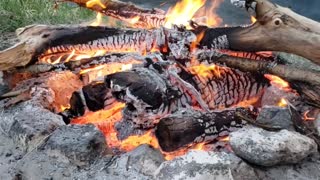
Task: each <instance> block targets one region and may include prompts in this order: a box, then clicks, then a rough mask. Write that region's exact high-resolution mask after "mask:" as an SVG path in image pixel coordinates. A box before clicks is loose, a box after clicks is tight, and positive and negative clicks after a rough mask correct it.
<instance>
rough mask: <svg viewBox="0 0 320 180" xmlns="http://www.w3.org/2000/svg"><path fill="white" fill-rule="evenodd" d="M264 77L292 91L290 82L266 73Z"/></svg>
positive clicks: (283, 88) (277, 85)
mask: <svg viewBox="0 0 320 180" xmlns="http://www.w3.org/2000/svg"><path fill="white" fill-rule="evenodd" d="M264 77H265V78H267V79H269V80H270V83H271V85H273V86H275V87H277V88H279V89H281V90H284V91H287V92H288V91H291V87H290V85H289V83H288V82H287V81H285V80H283V79H282V78H280V77H278V76H274V75H271V74H265V75H264Z"/></svg>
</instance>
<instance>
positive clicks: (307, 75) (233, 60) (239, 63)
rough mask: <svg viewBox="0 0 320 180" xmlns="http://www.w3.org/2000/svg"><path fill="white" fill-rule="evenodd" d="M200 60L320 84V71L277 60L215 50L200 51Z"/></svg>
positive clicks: (290, 79)
mask: <svg viewBox="0 0 320 180" xmlns="http://www.w3.org/2000/svg"><path fill="white" fill-rule="evenodd" d="M197 58H198V60H199V61H200V62H206V63H209V64H211V63H221V64H225V65H227V66H228V67H232V68H235V69H239V70H241V71H244V72H252V73H256V74H257V73H260V74H267V73H268V74H273V75H276V76H279V77H281V78H283V79H286V80H287V81H289V82H295V81H299V82H306V83H309V84H311V85H316V86H320V73H318V72H315V71H309V70H303V69H298V68H294V67H290V66H287V65H282V64H276V63H275V62H266V61H256V60H251V59H247V58H241V57H232V56H228V55H223V54H220V53H217V52H215V51H202V52H201V51H200V52H199V53H198V54H197Z"/></svg>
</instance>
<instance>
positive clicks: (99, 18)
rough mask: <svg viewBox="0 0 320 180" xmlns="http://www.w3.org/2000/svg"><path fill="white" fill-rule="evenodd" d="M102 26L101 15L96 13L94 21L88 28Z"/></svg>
mask: <svg viewBox="0 0 320 180" xmlns="http://www.w3.org/2000/svg"><path fill="white" fill-rule="evenodd" d="M101 24H102V13H99V12H98V13H97V16H96V20H95V21H94V22H92V23H91V24H90V26H100V25H101Z"/></svg>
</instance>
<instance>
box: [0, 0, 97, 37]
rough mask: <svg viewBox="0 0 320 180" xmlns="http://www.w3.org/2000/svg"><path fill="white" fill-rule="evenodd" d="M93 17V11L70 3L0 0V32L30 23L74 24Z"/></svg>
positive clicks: (39, 0) (40, 0) (42, 0)
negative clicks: (56, 3)
mask: <svg viewBox="0 0 320 180" xmlns="http://www.w3.org/2000/svg"><path fill="white" fill-rule="evenodd" d="M94 18H95V13H94V12H91V11H89V10H86V9H85V8H80V7H78V6H77V5H74V4H71V3H59V5H58V7H55V3H54V0H0V33H3V32H12V31H15V30H16V29H17V28H19V27H23V26H26V25H30V24H76V23H81V22H85V21H89V20H92V19H94Z"/></svg>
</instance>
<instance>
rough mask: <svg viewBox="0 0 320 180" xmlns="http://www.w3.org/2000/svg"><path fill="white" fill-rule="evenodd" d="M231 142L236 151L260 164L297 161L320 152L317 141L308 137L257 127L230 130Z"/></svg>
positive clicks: (271, 164)
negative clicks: (231, 131)
mask: <svg viewBox="0 0 320 180" xmlns="http://www.w3.org/2000/svg"><path fill="white" fill-rule="evenodd" d="M230 145H231V147H232V150H233V151H234V153H235V154H237V155H238V156H240V157H242V158H243V159H245V160H247V161H248V162H251V163H253V164H256V165H260V166H274V165H280V164H295V163H298V162H300V161H302V160H303V159H304V158H306V157H307V156H309V155H312V154H314V153H316V152H317V144H316V143H315V141H314V140H313V139H310V138H308V137H307V136H303V135H301V134H299V133H297V132H291V131H288V130H281V131H279V132H269V131H266V130H263V129H261V128H255V127H252V128H247V129H241V130H239V131H236V132H233V133H231V134H230Z"/></svg>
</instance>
